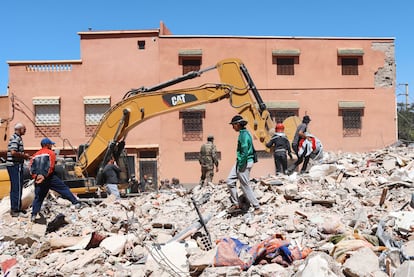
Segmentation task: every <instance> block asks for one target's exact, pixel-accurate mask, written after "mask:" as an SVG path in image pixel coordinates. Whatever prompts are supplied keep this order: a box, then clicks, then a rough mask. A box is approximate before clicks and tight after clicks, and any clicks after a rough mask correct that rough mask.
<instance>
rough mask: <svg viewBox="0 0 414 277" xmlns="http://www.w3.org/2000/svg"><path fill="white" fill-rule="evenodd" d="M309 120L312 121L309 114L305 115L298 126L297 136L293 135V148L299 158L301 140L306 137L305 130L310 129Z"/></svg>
mask: <svg viewBox="0 0 414 277" xmlns="http://www.w3.org/2000/svg"><path fill="white" fill-rule="evenodd" d="M309 122H311V119H310V117H309V115H305V116H304V117H303V119H302V123H301V124H299V125H298V127H297V128H296V132H295V136H294V137H293V140H292V149H293V151H295V154H296V156H297V157H298V158H299V156H298V151H299V141H300V140H301V139H304V138H305V137H306V136H305V132H307V131H308V125H309Z"/></svg>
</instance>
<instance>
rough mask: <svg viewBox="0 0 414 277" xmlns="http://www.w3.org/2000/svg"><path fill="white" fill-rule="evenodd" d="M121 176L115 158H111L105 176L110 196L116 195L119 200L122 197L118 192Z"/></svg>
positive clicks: (106, 166) (105, 169)
mask: <svg viewBox="0 0 414 277" xmlns="http://www.w3.org/2000/svg"><path fill="white" fill-rule="evenodd" d="M120 174H121V169H120V168H119V167H118V166H117V165H116V164H115V158H114V157H111V159H110V160H109V161H108V163H107V164H106V165H105V167H104V169H103V176H104V180H105V186H106V190H107V192H108V194H113V195H115V198H117V199H119V198H120V197H121V196H120V194H119V190H118V184H119V178H120Z"/></svg>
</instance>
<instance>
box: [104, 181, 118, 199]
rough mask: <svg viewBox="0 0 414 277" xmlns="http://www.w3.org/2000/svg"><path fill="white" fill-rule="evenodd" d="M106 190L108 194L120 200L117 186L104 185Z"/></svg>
mask: <svg viewBox="0 0 414 277" xmlns="http://www.w3.org/2000/svg"><path fill="white" fill-rule="evenodd" d="M106 190H107V192H108V194H113V195H115V197H116V198H117V199H119V198H121V196H120V195H119V190H118V185H117V184H106Z"/></svg>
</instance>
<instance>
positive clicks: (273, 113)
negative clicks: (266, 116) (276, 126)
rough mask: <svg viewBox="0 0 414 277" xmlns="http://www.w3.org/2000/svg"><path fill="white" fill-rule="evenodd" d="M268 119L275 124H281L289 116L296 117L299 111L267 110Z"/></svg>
mask: <svg viewBox="0 0 414 277" xmlns="http://www.w3.org/2000/svg"><path fill="white" fill-rule="evenodd" d="M269 113H270V117H271V118H272V119H273V121H274V122H276V123H281V122H283V121H284V120H285V119H286V118H288V117H290V116H298V115H299V110H298V109H292V110H279V109H269Z"/></svg>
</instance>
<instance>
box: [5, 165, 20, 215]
mask: <svg viewBox="0 0 414 277" xmlns="http://www.w3.org/2000/svg"><path fill="white" fill-rule="evenodd" d="M7 172H8V173H9V178H10V209H11V210H12V211H20V210H21V208H22V193H23V164H14V165H12V166H8V167H7Z"/></svg>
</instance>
